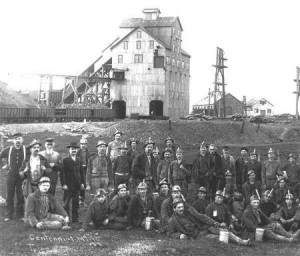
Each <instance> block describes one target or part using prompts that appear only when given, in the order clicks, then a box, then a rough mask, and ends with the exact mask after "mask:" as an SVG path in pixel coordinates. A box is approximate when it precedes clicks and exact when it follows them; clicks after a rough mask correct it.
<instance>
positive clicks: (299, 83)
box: [294, 67, 300, 120]
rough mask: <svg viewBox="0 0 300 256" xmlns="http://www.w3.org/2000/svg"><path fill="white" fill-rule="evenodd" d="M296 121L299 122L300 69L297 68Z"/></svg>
mask: <svg viewBox="0 0 300 256" xmlns="http://www.w3.org/2000/svg"><path fill="white" fill-rule="evenodd" d="M295 82H296V91H295V92H294V93H295V94H296V119H297V120H299V96H300V68H299V67H297V77H296V80H295Z"/></svg>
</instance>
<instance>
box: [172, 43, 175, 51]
mask: <svg viewBox="0 0 300 256" xmlns="http://www.w3.org/2000/svg"><path fill="white" fill-rule="evenodd" d="M172 47H173V52H175V45H174V44H173V45H172Z"/></svg>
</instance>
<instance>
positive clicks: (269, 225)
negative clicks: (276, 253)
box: [242, 195, 300, 242]
mask: <svg viewBox="0 0 300 256" xmlns="http://www.w3.org/2000/svg"><path fill="white" fill-rule="evenodd" d="M259 201H260V200H259V199H258V197H257V196H256V195H253V196H251V198H250V205H248V206H247V208H246V210H245V211H244V213H243V216H242V223H243V225H244V227H245V228H244V236H245V237H248V238H251V239H254V237H255V231H256V229H257V228H263V229H264V236H265V237H267V238H268V239H272V240H276V241H281V242H293V241H296V240H297V238H298V236H299V234H300V232H297V233H295V234H292V233H289V232H287V231H285V230H284V228H283V227H282V226H281V225H280V224H279V223H277V222H272V220H271V219H270V218H268V217H267V216H266V215H265V214H264V213H263V211H262V210H261V209H260V207H259V205H260V202H259Z"/></svg>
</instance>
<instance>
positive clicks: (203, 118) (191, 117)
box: [180, 113, 214, 121]
mask: <svg viewBox="0 0 300 256" xmlns="http://www.w3.org/2000/svg"><path fill="white" fill-rule="evenodd" d="M180 119H182V120H199V121H207V120H212V119H214V117H213V116H208V115H205V114H203V113H200V114H193V113H192V114H189V115H187V116H184V117H181V118H180Z"/></svg>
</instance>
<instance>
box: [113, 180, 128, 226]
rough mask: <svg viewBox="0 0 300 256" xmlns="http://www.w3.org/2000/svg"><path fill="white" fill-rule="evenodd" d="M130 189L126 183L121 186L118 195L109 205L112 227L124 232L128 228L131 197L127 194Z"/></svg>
mask: <svg viewBox="0 0 300 256" xmlns="http://www.w3.org/2000/svg"><path fill="white" fill-rule="evenodd" d="M127 191H128V188H127V186H126V184H125V183H123V184H119V185H118V187H117V194H116V195H115V196H114V197H113V198H112V200H111V201H110V203H109V216H108V218H109V221H110V223H111V227H112V228H113V229H116V230H122V229H125V228H126V227H127V224H128V222H127V217H126V213H127V210H128V203H129V200H130V196H129V195H128V194H127Z"/></svg>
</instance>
